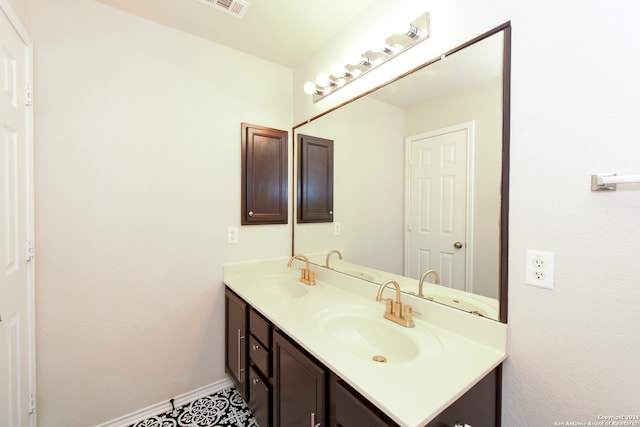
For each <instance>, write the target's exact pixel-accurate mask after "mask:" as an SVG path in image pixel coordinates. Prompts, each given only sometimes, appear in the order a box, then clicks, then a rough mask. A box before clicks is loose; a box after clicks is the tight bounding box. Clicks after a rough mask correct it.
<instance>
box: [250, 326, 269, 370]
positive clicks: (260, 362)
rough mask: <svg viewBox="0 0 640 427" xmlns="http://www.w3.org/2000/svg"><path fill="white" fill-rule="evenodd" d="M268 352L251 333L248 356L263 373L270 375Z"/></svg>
mask: <svg viewBox="0 0 640 427" xmlns="http://www.w3.org/2000/svg"><path fill="white" fill-rule="evenodd" d="M269 356H270V352H269V351H267V350H266V349H265V348H264V346H263V345H262V344H261V343H260V341H258V340H257V339H256V338H255V337H254V336H253V335H251V336H250V337H249V357H250V358H251V360H252V361H253V363H254V364H255V365H256V366H257V367H258V370H260V372H262V374H263V375H265V376H267V377H271V363H270V362H271V360H270V358H269Z"/></svg>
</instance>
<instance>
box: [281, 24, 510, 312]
mask: <svg viewBox="0 0 640 427" xmlns="http://www.w3.org/2000/svg"><path fill="white" fill-rule="evenodd" d="M509 76H510V25H509V24H508V23H507V24H504V25H501V26H499V27H497V28H495V29H493V30H491V31H489V32H487V33H486V34H483V35H481V36H479V37H477V38H475V39H473V40H470V41H469V42H467V43H465V44H463V45H461V46H459V47H457V48H455V49H452V50H451V51H449V52H444V53H443V55H442V56H439V57H437V58H435V59H433V60H431V61H429V62H427V63H425V64H424V65H422V66H420V67H418V68H416V69H414V70H412V71H411V72H409V73H406V74H405V75H403V76H399V77H397V78H395V79H394V80H392V81H390V82H389V83H387V84H384V85H382V86H380V87H378V88H376V89H375V90H372V91H370V92H368V93H366V94H363V95H362V96H360V97H358V98H357V99H354V100H351V101H348V102H346V103H343V104H341V105H340V106H338V107H336V108H333V109H332V110H330V111H327V112H325V113H323V114H321V115H318V116H316V117H314V118H312V119H310V120H308V121H306V122H304V123H302V124H300V125H297V126H295V127H294V129H293V131H294V138H293V141H294V156H295V159H296V160H295V161H294V162H293V163H294V174H295V173H296V170H295V169H296V168H295V165H296V164H297V156H298V155H299V153H298V149H297V139H298V138H297V135H299V134H304V135H312V136H314V137H318V138H325V139H329V140H332V141H333V156H334V164H333V174H334V175H333V177H334V181H333V184H334V188H333V221H332V222H326V223H312V224H306V223H298V222H296V224H295V226H294V239H293V252H294V253H296V254H305V255H307V256H309V257H310V259H311V260H312V262H314V263H316V264H318V265H322V266H324V267H325V268H331V269H334V270H337V271H340V272H342V273H344V274H349V275H352V276H355V277H358V278H360V279H362V280H368V281H372V282H376V283H382V282H383V281H385V280H387V279H395V280H397V281H398V282H399V283H400V285H401V288H402V290H403V292H407V293H413V294H416V295H420V296H422V297H424V298H428V299H430V300H433V301H436V302H439V303H443V304H447V305H450V306H453V307H456V308H458V309H461V310H466V311H468V312H471V313H474V314H477V315H480V316H485V317H488V318H492V319H496V320H500V321H502V322H506V319H507V313H506V306H507V302H506V297H507V252H508V250H507V249H508V248H507V242H508V236H507V233H508V176H509V173H508V172H509V171H508V169H509ZM294 209H295V207H294ZM292 217H293V218H296V217H297V215H296V212H294V214H293V216H292ZM430 270H433V271H434V273H429V274H426V275H425V273H426V272H428V271H430ZM421 276H423V279H424V281H423V284H422V286H419V279H420V277H421ZM436 282H438V283H436Z"/></svg>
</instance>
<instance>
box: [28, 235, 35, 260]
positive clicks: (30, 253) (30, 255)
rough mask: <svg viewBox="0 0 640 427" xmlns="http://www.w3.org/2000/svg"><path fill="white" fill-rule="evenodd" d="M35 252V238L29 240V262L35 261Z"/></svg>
mask: <svg viewBox="0 0 640 427" xmlns="http://www.w3.org/2000/svg"><path fill="white" fill-rule="evenodd" d="M35 254H36V249H35V248H34V246H33V240H27V262H31V261H33V258H34V257H35Z"/></svg>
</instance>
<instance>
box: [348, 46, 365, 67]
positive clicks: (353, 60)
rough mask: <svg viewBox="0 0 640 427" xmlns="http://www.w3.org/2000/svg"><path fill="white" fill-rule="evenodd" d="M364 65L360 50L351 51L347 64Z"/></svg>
mask: <svg viewBox="0 0 640 427" xmlns="http://www.w3.org/2000/svg"><path fill="white" fill-rule="evenodd" d="M361 63H362V54H361V53H360V51H358V50H355V49H353V50H350V51H349V52H348V53H347V64H350V65H359V64H361Z"/></svg>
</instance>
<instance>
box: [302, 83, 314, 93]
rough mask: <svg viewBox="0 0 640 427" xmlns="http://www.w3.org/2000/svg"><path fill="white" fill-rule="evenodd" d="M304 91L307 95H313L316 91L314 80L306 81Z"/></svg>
mask: <svg viewBox="0 0 640 427" xmlns="http://www.w3.org/2000/svg"><path fill="white" fill-rule="evenodd" d="M304 93H306V94H307V95H313V94H314V93H316V84H315V83H314V82H306V83H305V84H304Z"/></svg>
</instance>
